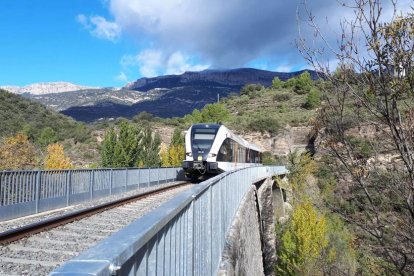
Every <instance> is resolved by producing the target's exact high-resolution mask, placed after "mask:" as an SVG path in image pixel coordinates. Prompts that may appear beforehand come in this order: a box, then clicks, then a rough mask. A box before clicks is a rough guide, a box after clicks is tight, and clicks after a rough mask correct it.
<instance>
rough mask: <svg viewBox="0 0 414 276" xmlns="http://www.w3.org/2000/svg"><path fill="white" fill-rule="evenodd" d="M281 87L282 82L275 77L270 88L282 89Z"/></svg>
mask: <svg viewBox="0 0 414 276" xmlns="http://www.w3.org/2000/svg"><path fill="white" fill-rule="evenodd" d="M282 85H283V81H281V80H280V79H279V78H278V77H275V78H274V79H273V80H272V87H273V88H274V89H279V88H281V87H282Z"/></svg>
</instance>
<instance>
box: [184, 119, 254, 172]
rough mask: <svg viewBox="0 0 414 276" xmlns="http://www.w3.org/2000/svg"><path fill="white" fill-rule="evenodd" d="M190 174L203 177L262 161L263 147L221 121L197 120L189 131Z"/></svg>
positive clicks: (186, 162)
mask: <svg viewBox="0 0 414 276" xmlns="http://www.w3.org/2000/svg"><path fill="white" fill-rule="evenodd" d="M185 152H186V159H185V160H184V161H183V169H184V171H185V174H186V176H187V177H189V178H191V179H200V178H202V177H203V176H205V175H215V174H219V173H222V172H224V171H230V170H233V169H236V168H241V167H247V166H253V165H256V164H258V163H261V157H262V156H261V155H262V150H261V149H260V148H259V147H258V146H256V145H253V144H250V143H249V142H247V141H246V140H244V139H243V138H241V137H238V136H236V135H234V134H233V133H232V132H231V131H230V130H229V129H228V128H226V127H225V126H223V125H219V124H195V125H192V126H191V127H190V128H189V129H188V131H187V133H186V135H185Z"/></svg>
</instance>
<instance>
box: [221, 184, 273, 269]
mask: <svg viewBox="0 0 414 276" xmlns="http://www.w3.org/2000/svg"><path fill="white" fill-rule="evenodd" d="M272 186H273V180H272V179H271V178H267V179H265V180H263V181H261V182H259V183H256V185H252V186H251V187H250V189H249V191H248V192H247V193H246V195H245V197H244V198H243V200H242V202H241V205H240V207H239V209H238V210H237V213H236V216H235V218H234V220H233V222H232V225H231V228H230V231H229V233H228V235H227V238H226V244H225V247H224V250H223V254H222V257H221V262H220V267H219V271H218V275H274V266H275V263H276V259H277V257H276V241H275V222H274V208H273V200H272V199H273V196H272Z"/></svg>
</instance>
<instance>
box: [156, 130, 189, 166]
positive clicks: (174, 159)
mask: <svg viewBox="0 0 414 276" xmlns="http://www.w3.org/2000/svg"><path fill="white" fill-rule="evenodd" d="M184 159H185V148H184V137H183V136H182V134H181V130H180V129H179V128H175V129H174V133H173V136H172V137H171V143H170V146H169V147H168V148H163V149H161V164H162V166H164V167H168V166H174V167H178V166H181V164H182V162H183V160H184Z"/></svg>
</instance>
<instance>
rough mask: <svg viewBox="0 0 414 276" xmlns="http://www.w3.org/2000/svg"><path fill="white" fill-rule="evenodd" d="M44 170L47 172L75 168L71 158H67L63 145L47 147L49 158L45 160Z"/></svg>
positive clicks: (56, 144) (57, 144)
mask: <svg viewBox="0 0 414 276" xmlns="http://www.w3.org/2000/svg"><path fill="white" fill-rule="evenodd" d="M44 168H45V169H46V170H56V169H72V168H73V165H72V164H71V162H70V159H69V157H66V156H65V152H64V150H63V146H62V145H61V144H59V143H55V144H50V145H49V146H47V156H46V159H45V165H44Z"/></svg>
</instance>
